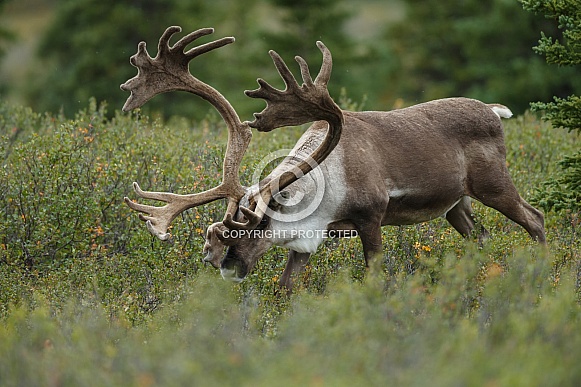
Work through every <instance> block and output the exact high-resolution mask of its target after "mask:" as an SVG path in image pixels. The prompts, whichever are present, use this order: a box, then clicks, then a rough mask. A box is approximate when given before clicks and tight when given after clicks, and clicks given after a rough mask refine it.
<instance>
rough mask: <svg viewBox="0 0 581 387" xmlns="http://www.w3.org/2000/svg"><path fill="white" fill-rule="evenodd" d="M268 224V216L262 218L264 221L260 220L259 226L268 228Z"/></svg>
mask: <svg viewBox="0 0 581 387" xmlns="http://www.w3.org/2000/svg"><path fill="white" fill-rule="evenodd" d="M267 223H268V218H267V217H266V216H264V217H262V219H260V224H259V226H266V224H267Z"/></svg>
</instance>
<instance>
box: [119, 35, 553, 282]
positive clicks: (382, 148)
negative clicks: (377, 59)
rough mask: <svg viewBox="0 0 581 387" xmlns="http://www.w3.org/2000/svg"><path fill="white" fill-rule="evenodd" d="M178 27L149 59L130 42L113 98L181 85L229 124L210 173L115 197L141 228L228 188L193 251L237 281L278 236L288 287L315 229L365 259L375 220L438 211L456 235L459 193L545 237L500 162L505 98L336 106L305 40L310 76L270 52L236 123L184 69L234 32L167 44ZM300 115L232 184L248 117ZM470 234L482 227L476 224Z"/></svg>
mask: <svg viewBox="0 0 581 387" xmlns="http://www.w3.org/2000/svg"><path fill="white" fill-rule="evenodd" d="M179 31H181V29H180V28H179V27H170V28H168V29H167V30H166V31H165V32H164V34H163V35H162V37H161V38H160V41H159V46H158V53H157V56H156V57H155V58H151V57H150V56H149V54H148V53H147V50H146V46H145V43H143V42H142V43H140V44H139V46H138V51H137V54H136V55H134V56H133V57H131V64H132V65H134V66H135V67H137V68H138V74H137V76H136V77H134V78H133V79H131V80H129V81H127V82H126V83H125V84H123V85H121V88H122V89H123V90H126V91H130V92H131V96H130V97H129V99H128V100H127V103H126V104H125V106H124V107H123V109H124V110H131V109H133V108H136V107H139V106H141V105H143V104H144V103H145V102H146V101H148V100H149V99H151V98H152V97H153V96H155V95H156V94H159V93H163V92H169V91H173V90H185V91H189V92H191V93H193V94H195V95H198V96H200V97H202V98H203V99H205V100H207V101H208V102H210V103H211V104H212V105H213V106H214V107H215V108H216V109H217V110H218V112H219V113H220V115H221V116H222V118H223V119H224V121H225V122H226V125H227V127H228V131H229V136H228V144H227V148H226V155H225V158H224V163H223V170H222V182H221V183H220V184H219V185H218V186H217V187H214V188H211V189H209V190H207V191H205V192H201V193H195V194H189V195H178V194H174V193H168V192H145V191H142V190H141V189H140V187H139V185H138V184H137V183H134V189H135V192H136V193H137V195H138V196H139V197H142V198H145V199H154V200H159V201H162V202H165V203H166V204H165V205H164V206H162V207H157V206H149V205H143V204H140V203H136V202H133V201H131V200H129V199H128V198H125V201H126V203H127V205H128V206H129V207H131V208H132V209H134V210H136V211H139V212H141V213H142V214H140V218H141V219H142V220H143V221H145V222H146V224H147V228H148V230H149V231H150V232H151V233H152V234H153V235H156V236H157V237H159V238H160V239H162V240H167V239H168V238H169V234H168V232H167V230H168V226H169V224H170V223H171V222H172V221H173V220H174V219H175V217H176V216H177V215H178V214H180V213H181V212H182V211H184V210H186V209H188V208H192V207H195V206H200V205H203V204H206V203H209V202H211V201H214V200H218V199H228V207H227V210H226V214H225V216H224V218H223V220H222V221H221V222H218V223H214V224H212V225H210V226H209V227H208V229H207V235H206V243H205V245H204V253H205V254H206V257H205V260H206V261H208V262H210V263H211V264H212V265H214V266H215V267H219V268H220V270H221V273H222V276H223V277H224V278H226V279H230V280H233V281H241V280H242V279H243V278H244V277H245V276H246V275H247V274H248V273H249V272H250V270H252V268H253V267H254V265H255V263H256V262H257V260H258V259H259V258H260V257H261V256H262V255H263V254H264V253H265V252H266V251H267V250H268V248H269V247H271V246H272V245H278V246H283V247H287V248H288V249H289V250H290V252H289V260H288V263H287V266H286V268H285V270H284V273H283V275H282V276H281V280H280V283H281V285H283V286H286V287H287V288H289V289H290V288H291V286H292V274H293V273H296V272H300V271H301V270H302V269H304V266H305V265H306V263H307V261H308V259H309V256H310V254H311V253H313V252H315V251H316V249H317V247H318V246H319V244H320V243H321V242H322V241H323V240H324V239H325V238H326V237H328V236H344V235H346V234H347V235H353V231H355V232H356V233H357V234H358V236H359V237H360V238H361V242H362V245H363V251H364V255H365V259H366V261H368V260H369V259H372V258H374V257H376V256H380V255H381V254H382V240H381V227H382V226H385V225H403V224H413V223H419V222H424V221H428V220H431V219H433V218H435V217H439V216H445V218H446V219H447V220H448V222H449V223H450V224H451V225H452V226H453V227H454V228H455V229H456V230H457V231H458V232H459V233H460V234H462V235H463V236H465V237H468V236H470V235H471V233H472V231H473V230H474V229H475V222H474V219H473V213H472V207H471V198H474V199H477V200H478V201H480V202H482V203H483V204H484V205H487V206H489V207H492V208H495V209H496V210H498V211H500V212H501V213H503V214H504V215H505V216H507V217H508V218H510V219H511V220H513V221H515V222H516V223H518V224H519V225H521V226H522V227H524V229H525V230H526V231H527V232H528V233H529V234H530V235H531V236H532V238H533V239H535V240H537V241H539V242H541V243H544V242H545V232H544V225H543V224H544V220H543V215H542V214H541V213H540V212H539V211H538V210H536V209H535V208H533V207H532V206H530V205H529V204H528V203H527V202H526V201H525V200H524V199H522V198H521V196H520V195H519V194H518V192H517V190H516V188H515V187H514V184H513V182H512V180H511V178H510V175H509V172H508V170H507V167H506V160H505V159H506V149H505V146H504V132H503V128H502V123H501V118H508V117H510V116H511V115H512V113H511V112H510V110H509V109H508V108H506V107H505V106H502V105H498V104H490V105H489V104H485V103H483V102H480V101H476V100H473V99H468V98H448V99H441V100H436V101H431V102H427V103H423V104H419V105H415V106H412V107H409V108H404V109H398V110H393V111H388V112H380V111H373V112H348V111H342V110H341V109H340V108H339V107H338V106H337V105H336V104H335V102H334V101H333V99H332V98H331V97H330V95H329V92H328V90H327V83H328V81H329V78H330V75H331V65H332V61H331V53H330V52H329V50H328V49H327V48H326V47H325V45H324V44H323V43H321V42H317V46H318V47H319V49H320V50H321V52H322V54H323V63H322V66H321V70H320V72H319V74H318V75H317V77H316V78H315V80H313V79H312V77H311V75H310V73H309V69H308V66H307V64H306V62H305V61H304V60H303V59H302V58H301V57H298V56H297V57H295V60H296V61H297V63H298V65H299V67H300V71H301V76H302V81H303V82H302V84H301V85H299V84H298V82H297V81H296V79H295V78H294V77H293V75H292V73H291V72H290V70H289V69H288V67H287V65H286V64H285V62H284V61H283V60H282V58H281V57H280V56H279V55H278V54H277V53H276V52H274V51H270V56H271V57H272V60H273V62H274V64H275V67H276V69H277V70H278V73H279V74H280V76H281V77H282V79H283V81H284V83H285V85H286V88H285V89H284V90H278V89H276V88H274V87H272V86H271V85H269V84H268V83H267V82H266V81H264V80H263V79H258V84H259V88H258V89H256V90H253V91H247V92H246V95H247V96H249V97H252V98H260V99H263V100H265V101H266V103H267V105H266V108H265V109H264V110H263V111H262V112H261V113H256V114H255V115H254V116H255V117H254V120H253V121H251V122H248V121H245V122H241V121H240V119H239V117H238V115H237V114H236V112H235V111H234V109H233V108H232V106H231V105H230V104H229V103H228V101H227V100H226V99H225V98H224V97H223V96H222V95H221V94H220V93H219V92H218V91H216V90H215V89H214V88H212V87H211V86H209V85H207V84H205V83H203V82H201V81H200V80H198V79H196V78H195V77H194V76H193V75H192V74H191V73H190V72H189V69H188V63H189V61H190V60H192V59H193V58H195V57H197V56H199V55H201V54H203V53H206V52H208V51H211V50H213V49H216V48H219V47H222V46H224V45H226V44H229V43H232V42H233V41H234V38H222V39H219V40H216V41H213V42H211V43H207V44H204V45H201V46H197V47H194V48H192V49H189V50H187V51H186V48H187V46H188V45H189V44H190V43H192V42H193V41H194V40H196V39H197V38H199V37H201V36H204V35H207V34H210V33H212V32H213V30H212V29H201V30H198V31H195V32H193V33H191V34H188V35H186V36H185V37H183V38H181V39H180V40H178V42H177V43H175V44H174V45H173V46H171V45H170V43H169V41H170V38H171V37H172V36H173V35H174V34H175V33H177V32H179ZM308 122H314V123H313V124H312V125H311V127H309V128H308V129H307V130H306V131H305V133H304V134H303V136H302V137H301V139H300V140H299V141H298V142H297V144H296V145H295V147H294V148H293V149H292V150H291V151H290V153H289V154H288V156H287V157H286V158H285V159H284V160H283V161H282V162H281V163H280V164H279V165H278V166H277V167H276V168H275V169H274V171H273V172H272V173H271V174H270V175H268V176H267V177H266V178H264V179H262V180H260V181H258V182H256V183H255V184H254V185H252V186H250V187H244V186H242V185H241V184H240V180H239V168H240V163H241V159H242V156H243V155H244V152H245V151H246V148H247V147H248V144H249V142H250V139H251V137H252V133H251V128H256V129H257V130H259V131H262V132H268V131H271V130H273V129H275V128H278V127H281V126H290V125H300V124H304V123H308ZM312 203H315V206H312ZM144 214H145V215H144ZM480 233H481V236H483V237H484V236H487V234H488V232H487V231H486V230H485V229H483V228H482V229H481V230H480ZM224 249H227V250H226V253H225V255H224Z"/></svg>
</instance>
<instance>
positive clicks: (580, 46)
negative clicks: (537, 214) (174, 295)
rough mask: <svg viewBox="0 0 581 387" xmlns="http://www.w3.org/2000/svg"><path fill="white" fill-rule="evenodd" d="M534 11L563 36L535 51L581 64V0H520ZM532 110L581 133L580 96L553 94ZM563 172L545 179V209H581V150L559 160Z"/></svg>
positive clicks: (556, 60)
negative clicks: (552, 23)
mask: <svg viewBox="0 0 581 387" xmlns="http://www.w3.org/2000/svg"><path fill="white" fill-rule="evenodd" d="M520 1H521V3H522V5H523V7H524V8H525V9H526V10H529V11H531V12H535V13H539V14H543V15H545V16H546V17H547V18H550V19H553V20H555V21H557V22H558V26H559V30H560V31H561V32H562V36H561V37H558V38H556V37H553V36H547V35H546V34H545V32H541V39H540V40H539V44H538V46H536V47H534V50H535V51H536V52H537V53H539V54H542V55H544V56H545V58H546V60H547V63H549V64H556V65H557V66H579V65H581V1H580V0H560V1H554V0H520ZM532 108H533V110H542V111H544V112H545V113H544V114H545V115H544V118H545V119H547V120H549V121H551V123H552V124H553V126H555V127H556V128H564V129H567V130H569V131H576V132H579V133H581V97H580V96H579V95H576V94H573V95H570V96H569V97H567V98H558V97H554V99H553V102H548V103H545V102H537V103H534V104H532ZM559 165H560V167H561V171H560V174H559V175H558V176H556V177H555V178H554V179H552V180H550V181H548V182H546V184H545V186H544V187H543V190H542V191H539V192H538V194H537V200H538V201H539V204H541V205H542V206H543V207H544V208H546V209H555V210H563V209H566V210H569V211H573V212H576V213H578V212H579V211H580V210H581V151H578V152H576V153H575V154H573V155H568V156H565V157H564V158H563V160H562V161H560V163H559Z"/></svg>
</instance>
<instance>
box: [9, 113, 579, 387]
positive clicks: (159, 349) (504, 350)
mask: <svg viewBox="0 0 581 387" xmlns="http://www.w3.org/2000/svg"><path fill="white" fill-rule="evenodd" d="M104 109H105V108H104V107H98V106H96V105H95V103H91V104H90V105H89V106H88V108H87V109H86V110H85V111H82V112H79V114H78V115H77V117H75V119H74V120H68V119H66V118H64V117H58V116H57V117H53V116H47V115H43V114H38V113H35V112H33V111H31V110H30V109H25V108H20V107H13V106H9V105H6V104H0V136H1V141H0V156H1V157H2V158H3V162H2V164H1V166H2V169H1V170H0V173H1V174H2V176H1V178H0V212H1V213H0V216H1V218H2V219H3V221H2V222H1V223H0V343H1V344H0V384H1V385H3V386H12V385H15V386H16V385H31V386H34V385H43V386H69V385H71V386H79V385H91V386H95V385H97V386H100V385H103V386H105V385H107V386H109V385H127V386H154V385H160V386H173V385H204V386H206V385H209V386H213V385H221V386H222V385H257V386H270V385H272V384H274V383H276V384H277V385H283V386H285V385H289V386H290V385H297V384H301V385H313V386H318V385H325V386H326V385H329V386H331V385H332V386H343V385H345V386H347V385H426V384H430V385H436V386H437V385H442V386H450V385H507V386H509V385H510V386H514V385H517V386H518V385H522V386H531V385H532V386H534V385H538V386H545V385H575V383H576V382H577V381H578V380H579V379H580V377H581V375H580V372H581V371H579V367H577V364H576V363H577V359H579V357H580V356H581V350H580V348H581V334H580V333H579V332H580V331H579V329H578V326H579V323H580V321H579V320H580V318H581V310H580V305H579V286H580V283H579V281H580V280H579V278H581V277H580V276H581V274H580V273H581V247H580V244H581V242H579V237H578V233H579V231H580V227H579V222H578V214H571V213H554V212H549V213H547V214H546V228H547V235H548V239H549V249H548V250H549V252H546V251H544V250H542V249H538V247H537V246H536V244H535V243H533V242H532V241H531V240H530V238H529V237H528V235H526V233H525V232H524V230H522V229H521V228H520V227H518V226H516V225H514V224H513V223H512V222H510V221H509V220H507V219H506V218H504V217H503V216H502V215H500V214H499V213H497V212H496V211H494V210H491V209H488V208H486V207H483V206H481V205H477V204H476V205H475V211H476V214H477V217H478V218H479V220H480V221H481V222H482V223H483V225H484V226H485V227H487V228H488V229H489V230H490V231H491V234H492V238H491V239H490V240H488V241H487V242H486V243H485V244H484V246H482V247H479V246H477V244H475V243H474V242H472V241H465V240H463V239H461V238H460V236H459V235H458V234H457V233H456V232H455V231H453V230H452V229H451V228H450V227H449V226H447V224H446V223H445V221H443V220H436V221H433V222H430V223H425V224H420V225H415V226H406V227H386V228H385V229H384V242H383V243H384V252H385V255H384V261H383V262H381V265H378V267H376V268H373V269H372V270H371V271H367V270H366V269H365V268H364V267H363V255H362V250H361V246H360V243H359V241H358V240H357V239H349V240H342V241H339V242H335V241H329V242H327V243H325V244H324V245H323V246H322V247H321V248H320V249H319V251H318V252H317V254H316V255H315V256H314V257H313V259H312V262H311V264H310V265H309V267H308V269H307V271H306V273H305V275H304V276H303V277H302V278H301V279H300V280H299V281H298V290H297V291H296V292H295V294H294V295H293V296H292V297H291V298H290V299H287V298H283V297H280V296H278V292H277V291H276V290H277V289H276V280H277V278H278V276H280V274H281V273H282V268H283V266H284V261H285V254H286V252H285V251H284V250H283V249H279V248H274V249H272V250H271V251H269V252H268V253H267V254H266V255H265V256H264V257H263V258H262V260H261V261H260V262H259V264H258V266H257V268H256V269H255V270H254V272H253V273H252V274H251V275H250V276H249V278H248V279H247V280H246V281H245V282H243V283H242V284H240V285H233V284H230V283H226V282H225V281H223V280H222V279H221V278H220V276H219V274H218V273H217V272H216V271H215V270H214V269H212V268H210V267H208V266H205V265H203V264H202V263H201V262H200V258H201V255H202V254H201V249H202V246H203V237H202V236H203V233H204V230H205V227H206V226H207V225H208V224H210V223H212V222H213V221H216V220H219V219H220V218H221V216H222V214H223V211H224V204H223V203H214V204H211V205H207V206H205V207H202V208H198V209H193V210H189V211H187V212H186V213H184V214H183V215H182V216H181V217H178V218H177V219H176V221H175V222H174V224H173V227H172V229H171V233H172V236H173V243H172V244H167V243H162V242H160V241H158V240H156V239H155V238H153V237H151V236H150V235H149V234H148V233H147V231H146V229H145V227H144V225H143V224H142V223H141V222H140V221H139V220H138V219H137V216H136V214H135V213H132V212H131V211H130V210H129V209H128V208H127V207H126V206H125V205H124V204H123V202H122V198H123V196H131V197H133V194H132V193H131V192H130V190H131V182H132V181H138V182H139V183H140V184H141V186H142V187H143V188H144V189H156V190H171V191H174V192H180V193H186V192H197V191H201V190H203V189H206V188H209V187H211V186H214V185H215V184H216V183H217V181H218V179H219V173H220V167H221V161H222V156H223V153H224V145H225V142H226V140H225V128H224V126H223V124H222V123H221V122H219V121H218V120H217V119H216V117H215V116H214V115H213V114H210V115H209V116H208V119H207V120H205V121H203V122H200V123H191V122H188V121H187V120H184V119H175V120H173V121H171V122H168V123H167V124H164V123H161V122H155V121H153V122H152V121H150V120H149V119H148V118H147V117H141V116H139V114H134V115H120V114H118V115H116V117H115V118H114V119H112V120H109V119H107V118H105V117H106V114H105V111H104ZM505 127H506V136H507V139H506V142H507V150H508V156H507V162H508V164H509V169H510V171H511V173H512V175H513V178H514V181H515V184H516V185H517V187H518V189H519V191H520V192H521V194H522V195H523V196H524V197H525V198H527V199H528V198H531V197H533V196H534V195H536V194H538V192H539V190H541V189H542V182H543V181H545V180H546V179H547V178H548V177H549V176H551V174H552V172H553V170H554V169H555V162H556V160H558V159H559V157H560V155H563V154H570V153H571V150H572V149H574V148H575V147H577V146H578V139H577V138H576V137H575V136H573V135H571V134H567V133H565V132H562V131H560V130H557V129H552V128H551V127H550V125H548V124H547V123H544V122H541V121H539V120H537V118H536V117H535V116H533V115H528V114H527V115H525V116H521V117H517V118H514V119H511V120H507V121H505ZM300 133H301V129H300V128H287V129H279V130H277V131H274V132H272V133H269V134H268V135H265V134H258V133H257V134H255V137H254V139H253V142H252V145H251V149H250V150H249V152H247V155H246V156H245V159H244V162H243V165H245V166H246V168H244V170H243V178H244V179H245V180H246V181H248V180H249V179H250V177H251V175H252V171H253V166H255V165H256V164H257V163H258V162H259V161H260V160H261V158H262V157H263V156H264V155H266V154H268V153H269V152H271V151H273V150H276V149H280V148H288V147H290V146H292V145H293V144H294V142H295V141H296V139H297V138H298V136H299V135H300Z"/></svg>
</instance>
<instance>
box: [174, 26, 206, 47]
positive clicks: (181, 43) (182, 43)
mask: <svg viewBox="0 0 581 387" xmlns="http://www.w3.org/2000/svg"><path fill="white" fill-rule="evenodd" d="M170 28H171V27H170ZM181 30H182V29H181V28H180V29H179V31H181ZM213 33H214V29H213V28H200V29H199V30H196V31H194V32H190V33H189V34H187V35H186V36H184V37H183V38H181V39H180V40H178V41H177V42H176V44H174V45H173V47H172V49H173V50H176V51H178V50H179V51H181V52H183V51H184V49H185V48H186V46H187V45H188V44H190V43H192V42H193V41H195V40H197V39H199V38H201V37H202V36H206V35H210V34H213Z"/></svg>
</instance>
